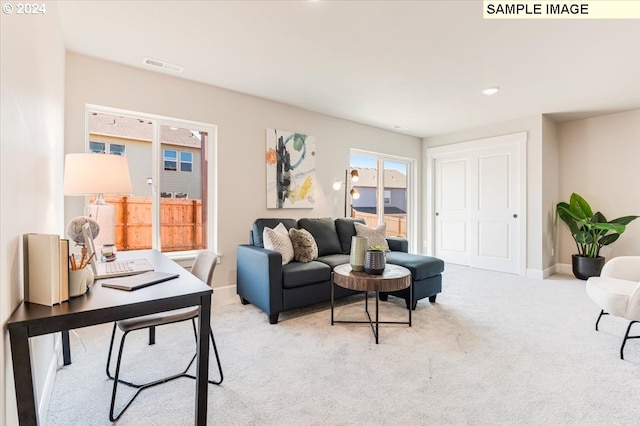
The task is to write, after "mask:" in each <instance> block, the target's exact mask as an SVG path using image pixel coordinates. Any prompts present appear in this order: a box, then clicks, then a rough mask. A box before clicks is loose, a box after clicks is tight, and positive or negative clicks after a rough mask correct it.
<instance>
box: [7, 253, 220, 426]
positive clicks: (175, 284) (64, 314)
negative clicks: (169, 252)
mask: <svg viewBox="0 0 640 426" xmlns="http://www.w3.org/2000/svg"><path fill="white" fill-rule="evenodd" d="M142 257H144V258H147V259H148V260H149V261H150V262H151V264H152V265H153V266H154V268H155V270H156V271H163V272H179V273H180V277H179V278H177V279H174V280H170V281H166V282H163V283H160V284H155V285H153V286H150V287H146V288H142V289H139V290H135V291H131V292H129V291H122V290H116V289H111V288H105V287H102V286H101V285H100V281H96V282H95V283H94V284H93V286H92V287H91V289H90V290H89V292H88V293H87V294H85V295H84V296H80V297H76V298H74V299H71V300H70V301H69V302H64V303H61V304H59V305H55V306H43V305H37V304H34V303H28V302H23V303H22V304H21V305H20V306H18V308H17V309H16V311H15V312H14V313H13V315H11V318H9V321H8V322H7V328H8V330H9V336H10V339H11V357H12V361H13V377H14V379H15V388H16V400H17V404H18V419H19V421H20V424H21V425H37V424H38V415H37V411H36V404H35V395H34V385H33V377H32V369H31V353H30V351H29V337H33V336H40V335H43V334H49V333H55V332H58V331H67V330H70V329H74V328H81V327H87V326H90V325H96V324H103V323H108V322H113V321H118V320H121V319H125V318H132V317H138V316H141V315H148V314H153V313H157V312H164V311H169V310H172V309H179V308H185V307H188V306H199V307H200V309H199V315H198V335H199V336H203V337H202V338H199V339H198V349H197V353H198V360H197V363H196V398H195V399H196V401H195V423H196V424H197V425H205V424H206V423H207V394H208V386H207V380H208V379H209V369H208V365H209V344H208V343H209V339H208V335H209V321H210V318H211V294H212V292H213V291H212V289H211V287H209V286H208V285H206V284H205V283H203V282H202V281H200V280H199V279H197V278H196V277H195V276H193V275H191V274H190V273H189V272H187V271H186V270H184V269H183V268H181V267H180V266H179V265H177V264H176V263H175V262H173V261H172V260H170V259H169V258H168V257H166V256H164V255H163V254H161V253H160V252H158V251H156V250H144V251H133V252H120V253H118V258H119V259H134V258H142ZM67 350H68V345H67ZM106 418H108V413H105V419H106Z"/></svg>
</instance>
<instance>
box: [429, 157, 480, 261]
mask: <svg viewBox="0 0 640 426" xmlns="http://www.w3.org/2000/svg"><path fill="white" fill-rule="evenodd" d="M435 174H436V178H435V240H436V256H437V257H439V258H441V259H443V260H444V261H445V262H450V263H457V264H460V265H470V264H471V253H470V249H469V248H470V244H469V214H468V211H469V198H470V197H469V159H468V158H466V157H464V156H463V157H461V156H460V155H459V154H455V155H451V156H446V157H440V158H437V159H436V160H435Z"/></svg>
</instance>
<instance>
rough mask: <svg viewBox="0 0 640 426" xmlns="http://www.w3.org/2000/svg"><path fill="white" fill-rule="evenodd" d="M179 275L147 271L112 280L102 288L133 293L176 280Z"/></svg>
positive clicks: (104, 282)
mask: <svg viewBox="0 0 640 426" xmlns="http://www.w3.org/2000/svg"><path fill="white" fill-rule="evenodd" d="M179 276H180V274H177V273H171V272H158V271H149V272H145V273H143V274H138V275H134V276H129V277H120V278H112V279H108V280H106V281H103V282H102V287H110V288H117V289H118V290H125V291H133V290H137V289H139V288H143V287H148V286H150V285H154V284H158V283H162V282H165V281H169V280H172V279H174V278H178V277H179Z"/></svg>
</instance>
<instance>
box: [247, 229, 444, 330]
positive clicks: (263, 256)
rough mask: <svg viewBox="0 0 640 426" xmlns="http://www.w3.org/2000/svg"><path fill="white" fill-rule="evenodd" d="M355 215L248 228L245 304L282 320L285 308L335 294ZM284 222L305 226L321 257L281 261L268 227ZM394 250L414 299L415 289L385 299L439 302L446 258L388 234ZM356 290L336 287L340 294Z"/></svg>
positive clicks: (271, 318) (391, 253)
mask: <svg viewBox="0 0 640 426" xmlns="http://www.w3.org/2000/svg"><path fill="white" fill-rule="evenodd" d="M354 222H360V223H363V224H364V221H363V220H362V219H351V218H339V219H335V220H334V219H332V218H303V219H299V220H295V219H274V218H267V219H256V220H255V222H254V223H253V226H252V229H251V231H250V232H249V244H242V245H239V246H238V247H237V293H238V295H239V296H240V300H241V302H242V304H247V303H251V304H253V305H255V306H257V307H258V308H260V309H261V310H262V311H264V312H265V313H266V314H267V315H268V317H269V322H270V323H271V324H276V323H277V322H278V315H279V314H280V312H283V311H287V310H290V309H296V308H301V307H304V306H308V305H313V304H316V303H320V302H327V301H329V300H330V297H331V272H332V270H333V268H334V267H336V266H337V265H342V264H345V263H349V252H350V250H351V237H353V236H354V235H356V229H355V226H354ZM279 223H282V224H283V225H284V226H285V227H286V229H287V230H289V229H291V228H296V229H306V230H307V231H308V232H309V233H310V234H311V235H312V236H313V238H314V239H315V242H316V244H317V247H318V257H317V259H315V260H313V261H310V262H306V263H302V262H297V261H292V262H290V263H287V264H286V265H282V256H281V254H280V253H279V252H277V251H274V250H268V249H265V248H264V242H263V230H264V228H265V227H269V228H272V229H273V228H275V227H276V226H277V225H278V224H279ZM387 241H388V243H389V249H390V251H389V252H387V254H386V256H387V263H390V264H395V265H400V266H404V267H406V268H407V269H409V270H410V271H411V278H412V286H413V296H414V298H413V303H411V300H410V291H409V290H410V289H409V288H407V289H404V290H400V291H396V292H392V293H380V299H381V300H387V298H388V296H389V295H392V296H396V297H400V298H403V299H404V300H405V301H406V304H407V308H409V309H415V308H416V304H417V301H418V300H420V299H422V298H425V297H428V298H429V300H430V302H432V303H433V302H435V300H436V296H437V294H438V293H440V292H441V291H442V275H441V273H442V271H443V270H444V262H443V261H442V260H440V259H437V258H434V257H430V256H423V255H417V254H410V253H408V252H407V251H408V242H407V240H404V239H401V238H387ZM354 293H356V292H354V291H352V290H348V289H344V288H341V287H339V286H336V288H335V297H336V298H340V297H344V296H348V295H350V294H354Z"/></svg>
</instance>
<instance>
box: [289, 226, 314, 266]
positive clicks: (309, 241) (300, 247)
mask: <svg viewBox="0 0 640 426" xmlns="http://www.w3.org/2000/svg"><path fill="white" fill-rule="evenodd" d="M289 236H290V237H291V244H293V257H294V258H295V259H296V260H297V261H298V262H303V263H306V262H311V261H312V260H314V259H317V258H318V245H317V244H316V240H315V239H314V238H313V235H311V233H310V232H309V231H307V230H306V229H295V228H291V229H289Z"/></svg>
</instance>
